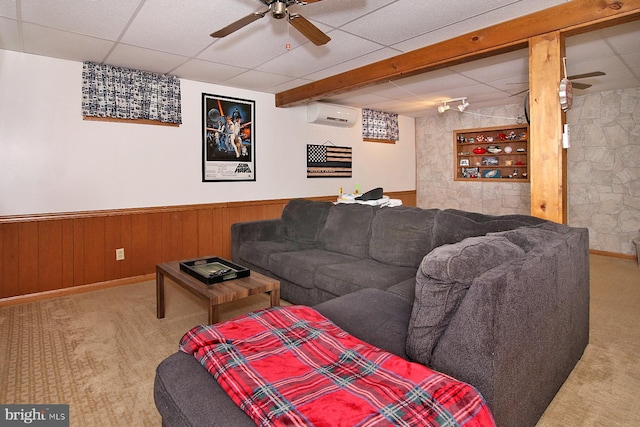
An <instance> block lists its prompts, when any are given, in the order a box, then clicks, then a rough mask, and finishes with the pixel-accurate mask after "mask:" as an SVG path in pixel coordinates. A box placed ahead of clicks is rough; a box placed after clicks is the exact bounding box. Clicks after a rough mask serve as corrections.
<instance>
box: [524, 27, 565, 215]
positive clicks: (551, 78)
mask: <svg viewBox="0 0 640 427" xmlns="http://www.w3.org/2000/svg"><path fill="white" fill-rule="evenodd" d="M563 56H564V40H563V37H562V35H561V34H560V32H559V31H555V32H551V33H548V34H543V35H541V36H536V37H532V38H531V39H530V40H529V90H530V92H529V103H530V114H529V116H530V121H531V125H530V128H529V134H530V147H529V150H530V156H529V161H530V165H529V173H530V174H531V176H530V181H531V215H533V216H536V217H539V218H544V219H547V220H551V221H555V222H559V223H563V224H566V222H567V197H566V192H567V164H566V150H565V149H563V148H562V130H563V124H564V121H565V117H564V116H565V115H564V113H563V112H562V109H561V108H560V101H559V95H558V87H559V84H560V80H561V79H562V78H563V77H564V75H563V72H562V69H563V64H562V58H563Z"/></svg>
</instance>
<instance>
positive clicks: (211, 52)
mask: <svg viewBox="0 0 640 427" xmlns="http://www.w3.org/2000/svg"><path fill="white" fill-rule="evenodd" d="M565 1H566V0H483V1H474V0H466V1H462V0H459V1H448V2H443V1H441V0H421V1H415V0H324V1H316V2H314V3H309V4H306V5H303V4H293V5H291V6H290V7H289V11H290V12H291V13H300V14H302V15H303V16H304V17H306V18H307V19H309V20H310V21H311V22H312V23H313V24H315V25H316V26H317V27H318V28H319V29H321V30H322V31H324V32H325V33H326V34H328V35H329V36H330V37H331V41H330V42H329V43H328V44H326V45H323V46H315V45H314V44H312V43H311V42H309V41H308V40H307V39H306V38H305V37H303V36H302V35H301V34H300V33H299V32H298V31H297V30H296V29H294V28H293V27H292V26H290V25H289V24H288V23H287V22H286V20H285V19H280V20H278V19H274V18H273V17H272V16H271V15H270V14H267V15H266V16H265V17H264V18H262V19H259V20H257V21H255V22H253V23H251V24H249V25H248V26H246V27H244V28H242V29H240V30H238V31H236V32H234V33H232V34H230V35H229V36H227V37H225V38H221V39H214V38H211V37H210V36H209V34H210V33H212V32H213V31H216V30H219V29H220V28H222V27H225V26H226V25H228V24H230V23H232V22H234V21H236V20H238V19H240V18H242V17H244V16H247V15H249V14H251V13H253V12H256V11H264V10H266V9H267V7H266V6H265V5H264V4H263V2H261V1H260V0H188V1H187V0H109V1H93V0H46V1H45V0H0V48H1V49H6V50H13V51H18V52H25V53H29V54H35V55H44V56H50V57H55V58H61V59H67V60H73V61H94V62H100V63H106V64H111V65H116V66H122V67H130V68H136V69H141V70H147V71H152V72H157V73H164V74H173V75H177V76H178V77H181V78H184V79H189V80H195V81H202V82H208V83H214V84H220V85H224V86H229V87H237V88H244V89H250V90H255V91H261V92H267V93H274V94H275V93H279V92H282V91H284V90H288V89H292V88H295V87H298V86H301V85H304V84H307V83H310V82H313V81H317V80H320V79H323V78H326V77H330V76H333V75H336V74H338V73H341V72H344V71H348V70H351V69H354V68H357V67H360V66H363V65H367V64H370V63H373V62H377V61H380V60H383V59H386V58H390V57H393V56H396V55H399V54H401V53H405V52H408V51H412V50H415V49H418V48H421V47H423V46H427V45H432V44H434V43H437V42H440V41H443V40H447V39H450V38H453V37H455V36H458V35H461V34H465V33H469V32H471V31H474V30H478V29H481V28H486V27H489V26H491V25H493V24H496V23H499V22H504V21H508V20H510V19H513V18H515V17H518V16H523V15H526V14H529V13H533V12H536V11H538V10H541V9H545V8H549V7H553V6H556V5H559V4H561V3H564V2H565ZM288 45H289V48H287V46H288ZM592 71H603V72H605V73H606V75H605V76H598V77H591V78H586V79H581V80H579V82H581V83H588V84H591V85H592V86H591V87H590V88H589V89H585V90H577V91H575V94H576V95H578V96H579V95H581V94H587V93H595V92H600V91H608V90H614V89H621V88H629V87H638V86H640V21H633V22H630V23H626V24H621V25H618V26H615V27H610V28H604V29H600V30H597V31H593V32H590V33H586V34H581V35H577V36H573V37H570V38H568V39H567V72H568V74H569V75H575V74H583V73H589V72H592ZM527 79H528V60H527V51H526V50H521V51H515V52H510V53H507V54H502V55H498V56H493V57H490V58H485V59H482V60H477V61H472V62H468V63H465V64H460V65H456V66H451V67H448V68H444V69H440V70H437V71H433V72H429V73H424V74H421V75H419V76H414V77H411V78H406V79H400V80H395V81H393V82H388V83H383V84H380V85H376V86H373V87H370V88H367V89H361V90H357V91H353V92H349V93H346V94H341V95H338V96H334V97H331V98H327V99H325V101H328V102H334V103H339V104H343V105H351V106H356V107H365V108H373V109H377V110H384V111H390V112H397V113H399V114H403V115H407V116H413V117H421V116H427V115H432V114H436V107H437V106H438V105H440V102H441V101H442V100H446V99H451V98H459V97H467V98H468V101H469V102H470V104H471V106H470V107H469V110H470V111H472V110H473V109H474V108H482V107H488V106H498V105H505V104H513V103H520V102H522V101H523V99H524V93H521V94H519V95H518V93H519V92H521V91H524V90H526V88H527Z"/></svg>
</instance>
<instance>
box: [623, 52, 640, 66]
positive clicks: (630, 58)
mask: <svg viewBox="0 0 640 427" xmlns="http://www.w3.org/2000/svg"><path fill="white" fill-rule="evenodd" d="M620 59H622V61H624V63H625V64H626V65H627V66H628V67H632V68H634V67H640V52H633V53H627V54H624V55H620Z"/></svg>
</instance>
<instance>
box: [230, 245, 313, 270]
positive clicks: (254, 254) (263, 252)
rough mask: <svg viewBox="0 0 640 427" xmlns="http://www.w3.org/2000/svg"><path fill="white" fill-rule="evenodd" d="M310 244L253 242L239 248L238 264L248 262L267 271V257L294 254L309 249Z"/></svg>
mask: <svg viewBox="0 0 640 427" xmlns="http://www.w3.org/2000/svg"><path fill="white" fill-rule="evenodd" d="M312 247H313V245H312V244H311V243H299V242H294V241H292V240H254V241H248V242H244V243H243V244H242V245H241V246H240V261H239V262H240V264H242V263H243V262H248V263H250V264H253V265H257V266H258V267H262V268H264V269H265V270H269V257H271V255H273V254H275V253H278V252H294V251H301V250H305V249H311V248H312Z"/></svg>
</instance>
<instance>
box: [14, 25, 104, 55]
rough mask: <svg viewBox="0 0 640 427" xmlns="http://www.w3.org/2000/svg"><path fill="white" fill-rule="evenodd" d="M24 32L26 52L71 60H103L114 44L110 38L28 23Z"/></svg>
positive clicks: (24, 27)
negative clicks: (104, 38) (99, 37)
mask: <svg viewBox="0 0 640 427" xmlns="http://www.w3.org/2000/svg"><path fill="white" fill-rule="evenodd" d="M22 34H23V38H24V51H25V52H26V53H32V54H35V55H43V56H51V57H54V58H61V59H67V60H71V61H80V62H82V61H92V62H102V60H103V58H104V57H105V56H106V55H107V52H109V50H110V49H111V47H112V46H113V43H112V42H110V41H108V40H103V39H96V38H95V37H89V36H85V35H81V34H75V33H70V32H67V31H60V30H55V29H52V28H45V27H42V26H40V25H32V24H26V23H25V24H22Z"/></svg>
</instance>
